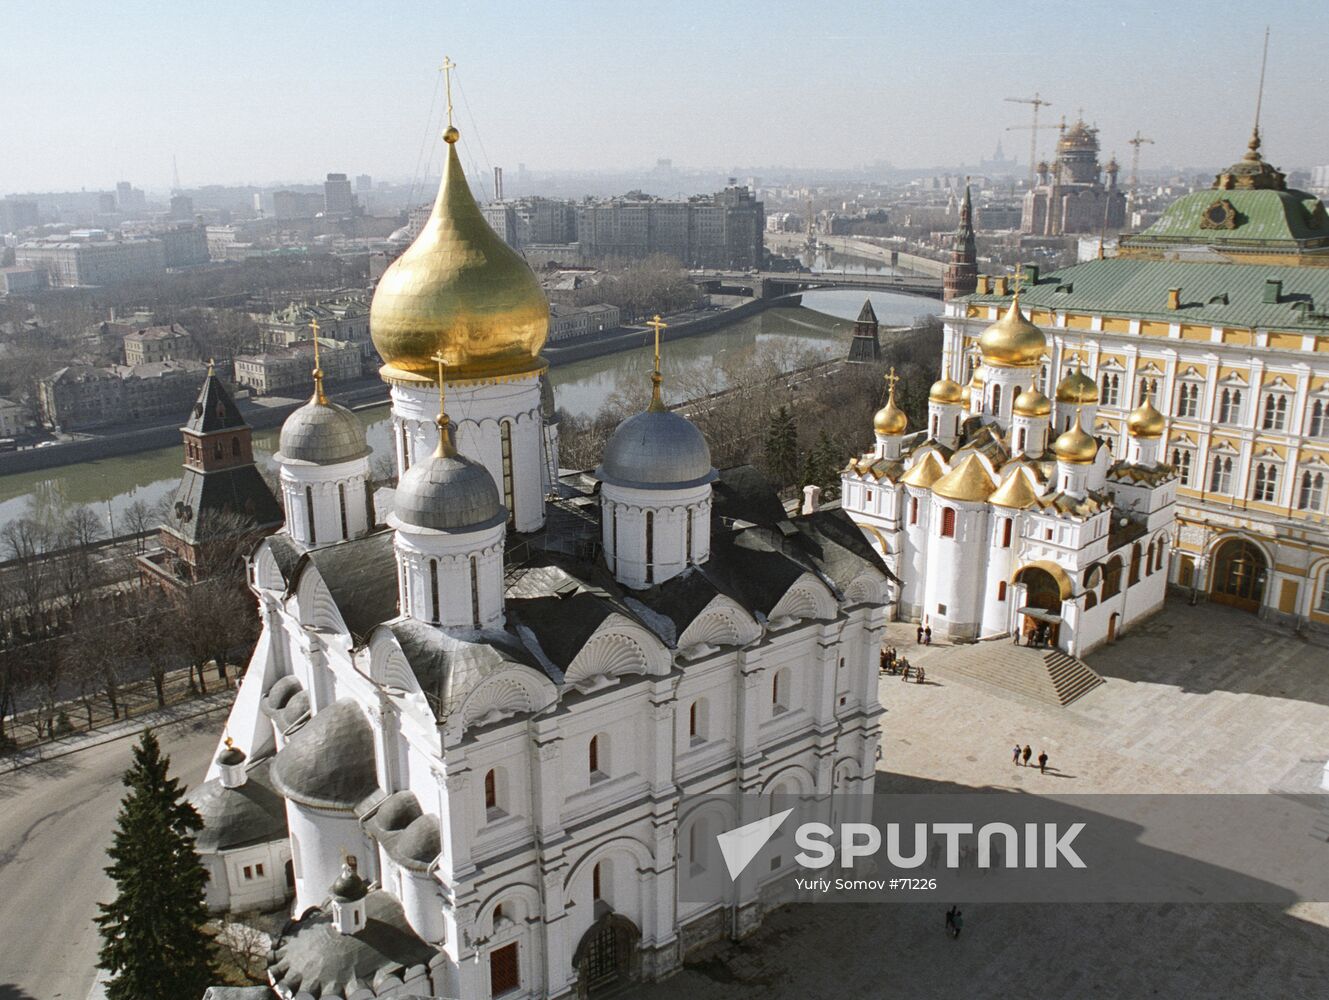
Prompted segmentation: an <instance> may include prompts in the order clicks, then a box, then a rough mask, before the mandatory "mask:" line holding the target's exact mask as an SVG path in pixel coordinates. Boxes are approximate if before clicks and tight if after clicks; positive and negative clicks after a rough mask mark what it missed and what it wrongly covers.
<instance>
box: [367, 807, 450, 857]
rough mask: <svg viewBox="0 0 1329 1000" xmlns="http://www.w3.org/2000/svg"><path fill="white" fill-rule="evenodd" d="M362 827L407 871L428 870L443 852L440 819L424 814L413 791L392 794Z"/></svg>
mask: <svg viewBox="0 0 1329 1000" xmlns="http://www.w3.org/2000/svg"><path fill="white" fill-rule="evenodd" d="M363 825H364V828H365V830H366V831H368V833H369V834H370V836H372V837H373V838H374V839H375V840H376V841H378V842H379V843H380V844H382V845H383V849H384V850H385V851H387V852H388V857H390V858H392V860H393V861H396V862H397V863H398V864H399V865H404V866H405V867H407V868H414V869H417V870H423V869H425V868H427V867H428V866H429V865H430V864H431V863H432V862H433V860H434V859H435V858H437V857H438V855H439V852H440V851H441V850H442V849H443V846H442V840H441V838H440V837H439V832H438V820H437V819H435V818H434V817H433V816H426V815H424V813H423V811H422V810H421V809H420V803H419V801H418V800H417V799H416V797H415V793H414V792H406V791H403V792H393V793H392V794H391V795H389V796H388V797H387V798H386V799H384V800H383V801H382V802H381V803H380V804H379V806H378V807H377V808H376V809H375V811H374V812H373V814H372V815H370V816H369V817H368V818H367V819H365V820H364V821H363Z"/></svg>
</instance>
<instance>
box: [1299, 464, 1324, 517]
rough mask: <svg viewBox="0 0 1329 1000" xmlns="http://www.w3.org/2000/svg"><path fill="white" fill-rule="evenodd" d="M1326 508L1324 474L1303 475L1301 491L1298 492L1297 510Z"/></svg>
mask: <svg viewBox="0 0 1329 1000" xmlns="http://www.w3.org/2000/svg"><path fill="white" fill-rule="evenodd" d="M1323 507H1324V473H1323V472H1317V473H1315V474H1314V475H1312V474H1311V473H1310V472H1303V473H1302V474H1301V489H1300V490H1299V491H1298V492H1297V510H1321V509H1322V508H1323Z"/></svg>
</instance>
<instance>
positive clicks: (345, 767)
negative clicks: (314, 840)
mask: <svg viewBox="0 0 1329 1000" xmlns="http://www.w3.org/2000/svg"><path fill="white" fill-rule="evenodd" d="M272 786H273V787H274V788H275V789H276V790H277V791H279V792H280V793H281V794H282V795H285V796H286V797H287V798H288V799H290V800H291V801H292V802H297V803H299V804H300V805H304V806H310V807H312V808H315V809H336V810H350V809H354V808H355V807H356V806H357V805H359V804H360V803H361V802H363V801H364V799H365V798H366V797H367V796H369V795H370V794H371V793H372V792H373V791H374V789H375V788H377V787H378V776H377V772H376V771H375V768H374V733H373V730H372V729H371V728H370V725H369V720H368V719H366V718H365V715H364V712H362V711H361V710H360V706H359V705H357V704H356V703H355V702H353V701H350V700H348V699H341V700H339V701H334V702H333V703H332V704H331V705H329V706H328V707H327V708H325V709H323V710H322V711H320V712H318V713H316V714H315V715H314V717H313V718H312V719H310V720H309V722H307V723H306V724H305V725H303V726H301V727H300V729H299V730H298V731H296V733H295V734H294V735H293V736H291V738H290V740H289V741H288V742H287V744H286V746H284V747H282V748H281V749H280V750H279V751H277V756H276V757H274V758H273V760H272Z"/></svg>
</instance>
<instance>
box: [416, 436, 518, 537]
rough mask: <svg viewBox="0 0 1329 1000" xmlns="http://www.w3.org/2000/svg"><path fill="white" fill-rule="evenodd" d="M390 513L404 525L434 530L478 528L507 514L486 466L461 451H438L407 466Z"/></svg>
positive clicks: (488, 524)
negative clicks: (450, 453) (451, 452)
mask: <svg viewBox="0 0 1329 1000" xmlns="http://www.w3.org/2000/svg"><path fill="white" fill-rule="evenodd" d="M393 513H394V514H395V515H396V518H397V520H398V521H401V522H402V523H404V524H406V525H413V526H414V527H417V528H429V529H431V530H433V531H479V530H481V529H483V528H492V527H494V525H496V524H502V523H503V522H504V521H506V520H507V517H508V512H507V509H506V508H505V507H504V506H503V502H502V501H501V500H499V498H498V487H497V486H496V485H494V477H493V476H491V475H490V474H489V470H488V469H486V468H485V467H484V466H483V465H481V464H480V463H479V462H475V461H472V460H471V459H469V458H465V457H464V456H462V455H440V454H438V453H437V452H436V453H435V454H433V455H431V456H430V457H429V458H427V459H425V460H424V461H422V462H416V463H415V464H414V465H412V466H411V467H410V468H409V469H407V470H406V474H405V475H404V476H402V477H401V480H400V481H399V482H398V483H397V495H396V499H395V500H394V507H393Z"/></svg>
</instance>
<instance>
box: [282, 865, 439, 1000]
mask: <svg viewBox="0 0 1329 1000" xmlns="http://www.w3.org/2000/svg"><path fill="white" fill-rule="evenodd" d="M437 955H438V952H437V951H435V950H434V949H433V948H431V947H430V946H429V945H427V944H425V942H423V941H421V940H420V938H419V937H418V936H417V935H416V933H415V931H413V930H411V926H410V924H409V923H407V921H406V915H405V913H403V912H402V908H401V904H400V903H398V902H397V900H396V899H395V898H394V897H393V896H392V895H390V894H389V893H387V892H384V891H382V890H381V889H380V890H376V891H374V892H371V893H370V894H369V895H368V896H366V897H365V926H364V929H363V930H360V931H358V932H357V933H355V934H341V933H339V932H338V931H337V929H336V928H335V927H334V926H333V925H332V915H331V913H329V912H327V911H325V910H313V911H311V912H310V913H308V914H306V915H305V916H304V917H302V918H301V919H300V920H298V921H296V922H295V923H294V924H293V925H292V926H291V929H290V932H289V933H288V934H287V936H286V937H285V938H284V939H283V940H282V941H281V943H280V944H279V945H278V946H277V950H276V953H275V955H274V962H273V964H272V967H271V968H270V969H269V970H268V973H269V975H270V976H271V977H272V980H273V982H274V983H275V984H276V985H277V987H278V988H279V989H281V990H283V991H289V993H290V995H295V994H297V993H299V992H301V991H302V990H303V991H305V992H307V993H308V994H309V995H310V996H315V997H320V996H321V997H342V996H346V997H349V996H352V995H353V994H355V993H356V992H358V991H359V990H360V989H373V988H374V985H375V983H377V982H378V981H379V980H381V978H382V977H383V976H386V975H391V974H398V975H400V974H401V973H404V972H406V971H407V970H408V969H410V968H412V967H413V966H418V965H428V964H430V963H431V961H434V960H435V959H436V956H437ZM433 985H434V988H435V989H436V990H438V991H441V990H442V989H443V986H444V984H443V983H442V982H436V983H434V984H433Z"/></svg>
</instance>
